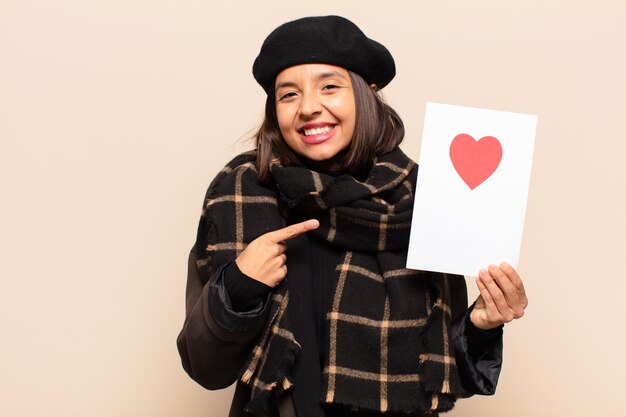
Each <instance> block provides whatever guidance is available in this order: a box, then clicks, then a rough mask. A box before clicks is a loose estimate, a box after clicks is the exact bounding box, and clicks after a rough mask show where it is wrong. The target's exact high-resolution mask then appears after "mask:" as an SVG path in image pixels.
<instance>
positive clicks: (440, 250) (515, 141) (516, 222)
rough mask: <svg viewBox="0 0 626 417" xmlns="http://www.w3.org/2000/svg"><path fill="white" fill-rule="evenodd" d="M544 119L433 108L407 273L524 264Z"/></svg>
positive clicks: (426, 125) (470, 271)
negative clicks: (528, 208)
mask: <svg viewBox="0 0 626 417" xmlns="http://www.w3.org/2000/svg"><path fill="white" fill-rule="evenodd" d="M536 126H537V116H534V115H528V114H520V113H510V112H503V111H496V110H486V109H477V108H472V107H461V106H453V105H447V104H435V103H427V104H426V116H425V118H424V133H423V136H422V147H421V152H420V166H419V171H418V176H417V186H416V191H415V206H414V209H413V221H412V223H411V237H410V242H409V254H408V259H407V268H411V269H419V270H425V271H437V272H448V273H454V274H461V275H469V276H476V275H477V274H478V271H479V270H480V269H481V268H486V267H487V266H488V265H489V264H491V263H495V264H498V263H500V262H502V261H506V262H508V263H510V264H511V265H513V266H514V267H517V264H518V260H519V252H520V247H521V241H522V230H523V227H524V215H525V212H526V200H527V197H528V185H529V182H530V169H531V165H532V155H533V148H534V143H535V131H536Z"/></svg>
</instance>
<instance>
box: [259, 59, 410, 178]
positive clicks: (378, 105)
mask: <svg viewBox="0 0 626 417" xmlns="http://www.w3.org/2000/svg"><path fill="white" fill-rule="evenodd" d="M348 72H349V74H350V81H351V82H352V91H353V92H354V101H355V111H356V116H355V117H356V120H355V124H354V133H353V136H352V140H351V142H350V145H349V146H348V149H347V151H346V153H345V155H344V158H343V162H342V169H343V171H344V172H346V173H350V174H353V175H355V176H361V175H364V174H365V173H367V171H368V169H369V168H370V166H371V165H372V162H373V161H374V157H375V156H376V155H382V154H386V153H388V152H391V151H392V150H394V149H395V148H396V147H397V146H398V145H400V143H401V142H402V140H403V139H404V123H402V120H401V119H400V116H398V113H396V111H395V110H394V109H392V108H391V107H390V106H389V105H388V104H387V103H385V101H384V100H383V98H382V97H381V96H380V94H379V93H378V92H377V91H375V89H373V88H372V87H370V86H369V85H368V84H367V82H365V80H364V79H363V78H362V77H361V76H360V75H357V74H355V73H353V72H352V71H348ZM255 136H256V149H257V156H256V163H257V168H258V170H259V174H258V178H259V182H261V183H262V184H268V183H269V182H271V174H270V170H269V168H270V162H271V159H272V151H273V152H274V153H275V154H276V156H278V157H280V159H281V164H283V165H284V166H301V165H303V164H302V162H301V160H300V157H299V156H298V155H297V154H296V153H295V152H294V151H293V150H292V149H291V148H290V147H289V145H287V143H286V142H285V140H284V139H283V136H282V135H281V133H280V127H279V126H278V118H277V116H276V93H275V91H274V86H272V87H271V88H270V89H269V94H268V95H267V100H266V101H265V119H264V120H263V123H262V124H261V127H259V130H258V132H257V134H256V135H255Z"/></svg>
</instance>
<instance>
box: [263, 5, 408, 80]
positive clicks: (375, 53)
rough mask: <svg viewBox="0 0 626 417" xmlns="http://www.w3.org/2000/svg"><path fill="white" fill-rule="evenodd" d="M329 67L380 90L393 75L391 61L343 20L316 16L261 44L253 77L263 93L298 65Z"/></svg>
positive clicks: (281, 29)
mask: <svg viewBox="0 0 626 417" xmlns="http://www.w3.org/2000/svg"><path fill="white" fill-rule="evenodd" d="M313 63H318V64H329V65H336V66H338V67H342V68H345V69H347V70H350V71H352V72H354V73H357V74H359V75H360V76H361V77H363V79H364V80H365V81H366V82H367V83H368V84H372V83H374V84H376V86H377V87H378V88H383V87H384V86H386V85H387V84H389V82H390V81H391V80H392V79H393V77H394V76H395V75H396V65H395V63H394V61H393V57H392V56H391V54H390V53H389V51H388V50H387V48H385V47H384V46H383V45H381V44H379V43H378V42H376V41H374V40H372V39H369V38H368V37H367V36H365V34H364V33H363V32H362V31H361V29H359V28H358V26H357V25H355V24H354V23H352V22H351V21H349V20H348V19H346V18H343V17H340V16H315V17H305V18H302V19H298V20H294V21H291V22H287V23H285V24H283V25H281V26H279V27H277V28H276V29H274V31H273V32H272V33H270V34H269V36H268V37H267V38H266V39H265V42H263V45H262V46H261V52H259V56H257V58H256V59H255V60H254V65H253V66H252V74H253V75H254V78H255V79H256V80H257V82H258V83H259V84H261V87H263V89H264V90H265V92H269V89H270V88H271V87H272V84H273V83H274V80H275V79H276V76H277V75H278V74H279V73H280V72H281V71H282V70H284V69H285V68H289V67H292V66H294V65H300V64H313Z"/></svg>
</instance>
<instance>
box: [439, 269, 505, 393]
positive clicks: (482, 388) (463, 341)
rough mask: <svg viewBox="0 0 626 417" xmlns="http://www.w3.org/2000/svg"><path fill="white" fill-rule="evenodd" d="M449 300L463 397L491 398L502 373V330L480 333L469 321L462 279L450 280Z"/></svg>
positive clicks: (454, 278)
mask: <svg viewBox="0 0 626 417" xmlns="http://www.w3.org/2000/svg"><path fill="white" fill-rule="evenodd" d="M450 290H451V300H452V307H453V308H452V319H453V322H452V326H451V327H452V328H451V333H452V345H453V346H454V354H455V355H454V356H455V360H456V365H457V368H458V370H459V375H460V377H461V384H462V386H463V391H464V392H463V394H462V396H463V397H470V396H472V395H474V394H478V395H493V394H495V391H496V386H497V384H498V378H499V376H500V370H501V369H502V335H503V330H502V328H503V326H500V327H497V328H495V329H492V330H481V329H478V328H476V327H475V326H474V324H473V323H472V321H471V320H470V313H471V312H472V310H473V308H474V304H472V305H471V306H470V307H469V308H468V307H467V286H466V284H465V278H464V277H462V276H452V277H451V278H450Z"/></svg>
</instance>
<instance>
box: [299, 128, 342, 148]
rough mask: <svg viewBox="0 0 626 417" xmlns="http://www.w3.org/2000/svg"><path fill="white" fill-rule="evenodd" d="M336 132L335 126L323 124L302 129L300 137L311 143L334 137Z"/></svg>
mask: <svg viewBox="0 0 626 417" xmlns="http://www.w3.org/2000/svg"><path fill="white" fill-rule="evenodd" d="M334 134H335V126H321V127H314V128H310V129H302V130H300V139H302V141H303V142H305V143H307V144H309V145H315V144H318V143H322V142H325V141H327V140H328V139H330V138H332V137H333V135H334Z"/></svg>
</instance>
